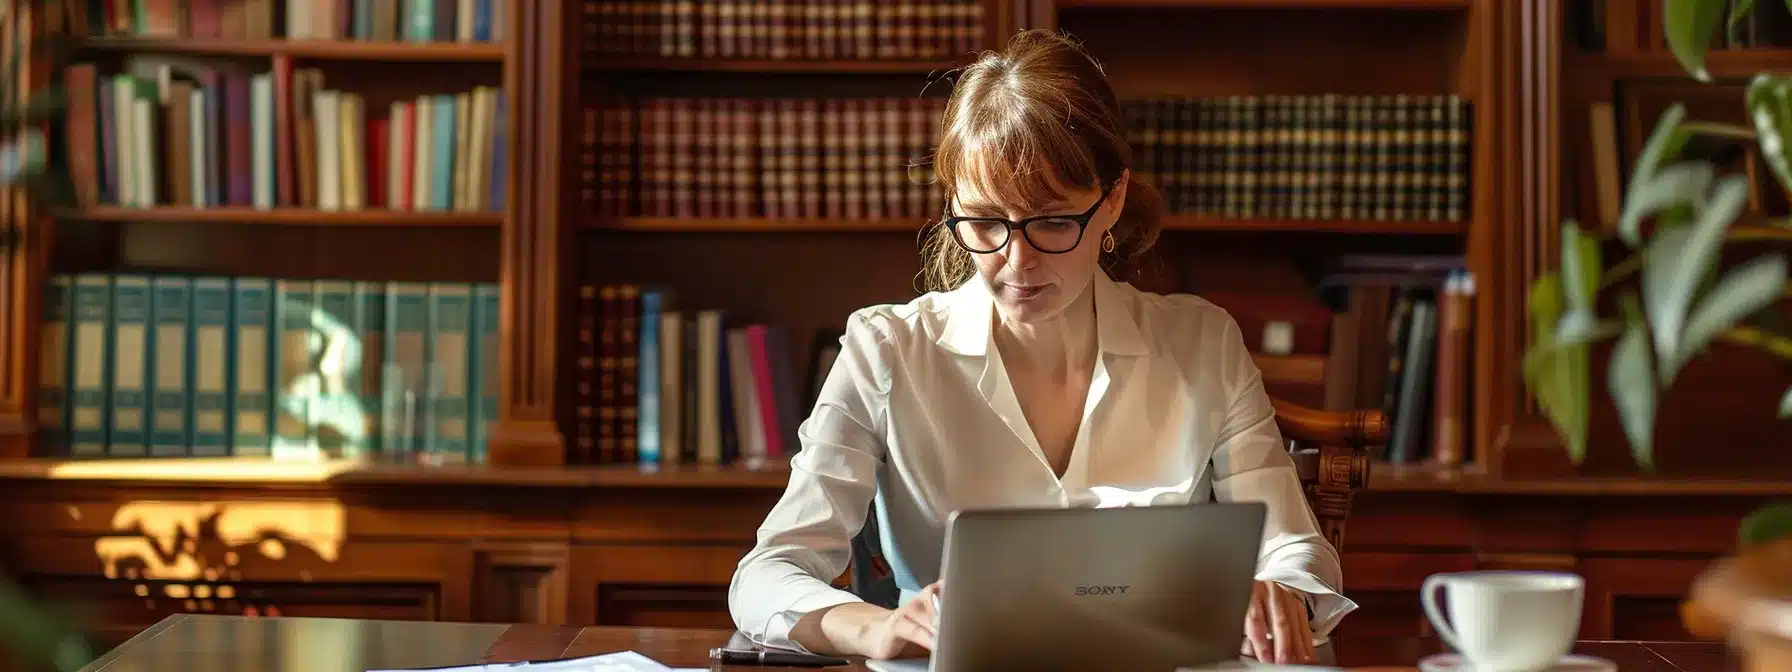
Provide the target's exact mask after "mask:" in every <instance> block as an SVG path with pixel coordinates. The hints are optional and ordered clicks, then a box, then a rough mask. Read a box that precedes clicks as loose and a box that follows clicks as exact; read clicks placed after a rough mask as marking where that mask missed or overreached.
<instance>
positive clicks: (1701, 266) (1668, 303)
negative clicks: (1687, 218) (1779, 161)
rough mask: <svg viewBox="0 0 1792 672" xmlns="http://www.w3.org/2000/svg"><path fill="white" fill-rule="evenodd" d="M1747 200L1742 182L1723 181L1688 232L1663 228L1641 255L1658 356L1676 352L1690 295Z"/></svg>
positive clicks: (1644, 284)
mask: <svg viewBox="0 0 1792 672" xmlns="http://www.w3.org/2000/svg"><path fill="white" fill-rule="evenodd" d="M1747 198H1748V183H1747V182H1746V181H1745V180H1744V178H1742V177H1739V176H1729V177H1725V178H1724V179H1722V180H1720V181H1719V182H1718V184H1717V190H1716V193H1714V194H1713V195H1712V197H1711V200H1710V201H1709V202H1707V203H1706V204H1705V207H1704V209H1703V211H1701V212H1700V213H1699V215H1698V220H1697V221H1696V222H1694V223H1693V225H1692V226H1691V227H1673V228H1666V229H1661V230H1659V231H1657V232H1656V233H1655V235H1654V237H1653V238H1652V239H1651V240H1650V241H1649V246H1648V248H1647V249H1646V250H1645V251H1644V253H1643V254H1644V258H1645V263H1644V264H1643V300H1644V301H1647V302H1648V305H1649V310H1648V323H1649V326H1650V327H1652V330H1651V331H1652V332H1653V335H1654V337H1655V352H1656V355H1657V356H1659V357H1662V358H1664V359H1668V358H1673V357H1675V356H1676V353H1677V352H1678V351H1679V349H1680V342H1681V340H1682V336H1681V330H1682V328H1684V326H1685V322H1686V313H1687V310H1688V308H1689V307H1690V305H1691V304H1692V298H1693V294H1694V290H1696V289H1698V286H1699V282H1700V280H1701V279H1703V278H1704V277H1706V275H1707V274H1708V272H1709V269H1710V267H1711V264H1713V263H1715V262H1716V260H1717V253H1718V248H1719V247H1720V246H1721V245H1722V244H1723V239H1724V232H1725V231H1726V230H1727V229H1728V228H1729V224H1730V222H1731V221H1733V220H1735V219H1736V215H1737V214H1738V213H1740V212H1741V211H1742V205H1743V201H1745V200H1746V199H1747ZM1664 371H1665V369H1664ZM1666 382H1667V381H1666V380H1664V381H1663V383H1664V384H1665V383H1666Z"/></svg>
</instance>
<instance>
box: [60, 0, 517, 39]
mask: <svg viewBox="0 0 1792 672" xmlns="http://www.w3.org/2000/svg"><path fill="white" fill-rule="evenodd" d="M512 1H513V0H84V1H82V2H73V3H68V4H69V5H72V6H75V7H77V8H79V9H78V10H77V11H84V12H85V16H84V17H80V18H79V19H78V23H77V24H76V25H84V26H86V28H87V32H88V34H90V35H112V36H129V37H159V38H199V39H227V40H230V39H242V40H266V39H274V38H285V39H292V40H358V41H383V42H398V41H403V42H499V41H502V40H503V39H504V36H505V33H506V25H505V24H506V23H507V20H508V17H509V13H510V9H509V4H510V2H512Z"/></svg>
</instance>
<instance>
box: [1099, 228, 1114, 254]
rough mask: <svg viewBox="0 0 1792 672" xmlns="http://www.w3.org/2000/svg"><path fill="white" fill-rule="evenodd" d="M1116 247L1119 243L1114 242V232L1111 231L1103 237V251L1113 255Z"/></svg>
mask: <svg viewBox="0 0 1792 672" xmlns="http://www.w3.org/2000/svg"><path fill="white" fill-rule="evenodd" d="M1115 245H1117V243H1115V242H1114V232H1113V231H1109V232H1107V233H1106V234H1104V235H1103V236H1102V237H1101V251H1103V252H1106V253H1108V254H1113V253H1114V246H1115Z"/></svg>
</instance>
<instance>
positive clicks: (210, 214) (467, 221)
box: [57, 206, 504, 227]
mask: <svg viewBox="0 0 1792 672" xmlns="http://www.w3.org/2000/svg"><path fill="white" fill-rule="evenodd" d="M57 216H58V217H61V218H63V219H72V220H80V221H87V222H199V223H216V224H243V225H260V226H456V227H497V226H500V225H502V224H503V223H504V215H503V213H497V212H428V211H423V212H419V211H410V210H353V211H327V210H313V209H309V208H275V209H272V210H259V209H256V208H245V207H227V208H180V207H156V208H121V207H116V206H100V207H94V208H88V209H85V210H72V211H66V212H59V213H57Z"/></svg>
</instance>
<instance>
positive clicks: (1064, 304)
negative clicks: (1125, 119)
mask: <svg viewBox="0 0 1792 672" xmlns="http://www.w3.org/2000/svg"><path fill="white" fill-rule="evenodd" d="M1048 173H1049V171H1048ZM1126 177H1127V174H1126V173H1122V174H1121V177H1120V180H1119V181H1118V182H1117V183H1116V184H1115V186H1114V188H1113V189H1112V190H1111V191H1110V192H1109V193H1108V194H1107V198H1105V199H1104V198H1102V190H1101V189H1098V188H1079V187H1068V186H1065V185H1063V184H1061V183H1059V182H1058V181H1057V180H1056V179H1055V178H1052V177H1050V176H1049V175H1048V177H1047V179H1048V180H1050V181H1051V182H1052V186H1053V191H1054V192H1055V193H1056V194H1058V196H1059V200H1058V202H1056V203H1048V204H1046V205H1044V206H1043V207H1040V208H1038V209H1037V211H1036V212H1017V211H1015V210H1013V209H1011V208H1010V206H1005V205H1002V204H1003V203H1004V202H1007V201H1011V200H1012V199H1004V198H1002V197H1001V195H999V194H984V193H980V192H979V191H978V189H977V186H976V185H974V184H961V185H959V188H958V199H957V202H956V204H955V206H956V207H955V208H954V211H953V213H952V214H954V215H957V216H960V217H1001V218H1006V219H1008V220H1011V221H1014V222H1019V221H1021V220H1023V219H1026V218H1029V217H1038V216H1042V215H1064V216H1065V220H1047V221H1038V222H1034V223H1032V224H1030V225H1028V228H1027V233H1029V234H1030V235H1031V236H1032V241H1033V243H1036V244H1037V247H1036V246H1035V245H1034V244H1029V242H1028V239H1027V236H1026V235H1023V234H1022V231H1021V230H1020V229H1018V228H1017V229H1015V230H1013V231H1012V232H1010V233H1009V234H1008V236H1007V242H1006V243H1005V244H1001V243H1000V241H1001V237H1000V236H1001V233H1000V227H1001V225H1000V224H993V225H991V224H986V223H980V224H977V225H975V230H973V228H971V227H968V226H966V224H960V225H959V227H958V231H959V232H960V235H961V236H964V237H967V242H969V243H971V244H972V245H974V246H978V247H980V248H981V247H994V248H995V251H993V252H987V253H982V254H977V253H973V254H972V255H971V259H972V260H973V261H974V262H975V263H976V265H977V275H978V277H979V278H981V279H982V280H983V282H984V284H985V285H987V286H988V287H989V291H990V294H991V295H993V296H994V297H995V304H996V309H997V310H999V311H1001V317H1002V319H1003V320H1005V321H1010V322H1023V323H1024V322H1040V321H1044V320H1048V319H1051V318H1053V317H1056V316H1058V315H1059V314H1061V313H1063V312H1064V309H1065V308H1068V307H1069V306H1070V304H1071V303H1072V302H1074V301H1076V299H1077V298H1078V297H1080V296H1082V294H1083V291H1084V290H1086V289H1087V288H1088V287H1089V283H1090V281H1091V280H1093V279H1094V277H1095V274H1096V273H1100V272H1101V241H1102V238H1103V237H1105V236H1106V235H1107V232H1108V230H1109V229H1111V228H1113V226H1114V222H1115V221H1117V220H1118V219H1119V217H1120V210H1121V208H1123V207H1124V206H1125V203H1126ZM967 182H969V181H967ZM1097 201H1100V205H1099V206H1097V205H1096V203H1097ZM1091 207H1094V208H1095V211H1094V213H1093V214H1092V215H1091V216H1090V217H1089V225H1088V227H1087V228H1085V229H1083V230H1082V237H1081V238H1080V239H1077V237H1076V236H1077V227H1076V225H1075V224H1074V223H1072V222H1073V221H1074V220H1076V219H1078V218H1080V217H1081V216H1082V215H1083V214H1084V213H1087V212H1089V210H1090V208H1091ZM979 231H980V232H981V233H978V232H979ZM978 235H980V236H983V237H984V239H985V240H989V241H994V242H991V243H989V244H988V245H986V246H979V245H977V244H976V243H975V242H974V241H972V240H970V239H969V238H968V237H970V236H978ZM992 236H993V237H992ZM997 244H1000V246H999V247H996V245H997ZM1066 247H1068V251H1065V252H1061V253H1058V254H1050V253H1047V252H1042V251H1040V248H1044V249H1046V250H1050V251H1053V252H1056V251H1058V250H1062V249H1065V248H1066Z"/></svg>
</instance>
